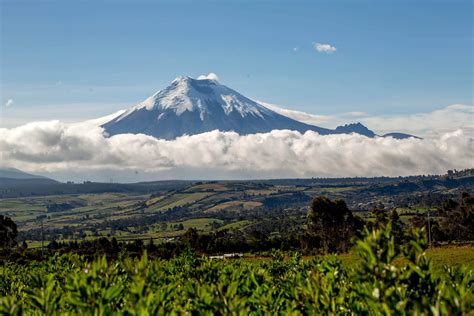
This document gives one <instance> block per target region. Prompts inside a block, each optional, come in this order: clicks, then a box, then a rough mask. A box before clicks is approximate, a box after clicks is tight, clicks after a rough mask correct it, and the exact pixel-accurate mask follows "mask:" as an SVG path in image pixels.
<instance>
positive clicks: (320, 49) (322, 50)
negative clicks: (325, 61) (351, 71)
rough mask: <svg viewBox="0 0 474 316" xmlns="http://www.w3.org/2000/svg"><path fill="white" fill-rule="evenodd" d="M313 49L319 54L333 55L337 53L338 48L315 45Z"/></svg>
mask: <svg viewBox="0 0 474 316" xmlns="http://www.w3.org/2000/svg"><path fill="white" fill-rule="evenodd" d="M313 47H314V49H315V50H316V51H317V52H318V53H326V54H332V53H335V52H336V51H337V48H336V47H334V46H332V45H331V44H322V43H314V44H313Z"/></svg>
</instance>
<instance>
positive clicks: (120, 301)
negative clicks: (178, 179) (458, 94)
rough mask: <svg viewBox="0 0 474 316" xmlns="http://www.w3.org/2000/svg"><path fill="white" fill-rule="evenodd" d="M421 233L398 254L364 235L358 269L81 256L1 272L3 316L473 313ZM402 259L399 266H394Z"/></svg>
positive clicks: (293, 257) (467, 286) (465, 285)
mask: <svg viewBox="0 0 474 316" xmlns="http://www.w3.org/2000/svg"><path fill="white" fill-rule="evenodd" d="M425 236H426V234H425V233H424V232H423V231H413V232H411V233H410V234H409V235H408V236H406V239H407V240H408V243H407V245H406V246H404V247H401V248H400V247H396V246H395V244H394V237H393V235H392V233H391V227H390V224H388V225H387V226H384V227H381V228H380V229H376V230H372V231H368V230H367V231H365V235H364V238H363V239H362V240H361V241H359V242H358V243H357V245H356V248H355V251H356V252H357V254H358V255H359V256H360V258H361V259H362V260H361V264H360V265H358V266H357V267H344V266H343V265H342V263H341V262H340V261H339V260H338V259H337V257H336V256H334V255H332V256H327V257H316V258H314V259H312V260H303V259H302V258H301V255H299V254H298V253H293V254H288V253H282V252H281V251H275V252H273V253H272V259H271V260H268V261H265V260H262V261H257V262H252V261H248V260H245V259H238V260H210V259H209V258H207V257H197V256H196V255H194V253H193V252H192V251H190V250H189V251H187V252H185V253H184V254H182V255H181V256H179V257H177V258H174V259H171V260H158V259H149V258H148V256H147V254H146V253H144V254H143V256H142V257H141V258H140V259H132V258H128V257H121V258H119V259H118V260H114V261H107V260H106V258H105V257H101V258H97V259H96V260H95V261H93V262H88V261H86V260H85V259H84V258H83V257H80V256H77V255H61V256H54V257H51V258H50V259H49V260H47V261H43V262H30V263H27V264H18V263H12V262H5V263H3V265H2V266H1V267H0V295H1V299H0V314H2V315H24V314H30V315H56V314H58V315H59V314H61V315H64V314H69V315H113V314H124V315H163V314H183V313H190V314H204V315H224V314H225V315H249V314H253V315H263V314H294V315H300V314H302V315H309V314H311V315H313V314H332V315H333V314H362V315H364V314H365V315H379V314H386V315H392V314H393V315H405V314H410V315H411V314H417V315H422V314H424V315H429V314H433V315H470V314H471V315H472V313H473V310H474V297H473V294H472V292H473V283H474V278H473V273H472V271H471V270H468V269H467V268H465V267H445V272H444V273H443V274H439V275H435V274H433V272H432V267H431V262H430V260H429V259H428V258H427V257H426V256H425V252H424V251H425V249H426V246H427V243H426V237H425ZM400 258H401V259H400Z"/></svg>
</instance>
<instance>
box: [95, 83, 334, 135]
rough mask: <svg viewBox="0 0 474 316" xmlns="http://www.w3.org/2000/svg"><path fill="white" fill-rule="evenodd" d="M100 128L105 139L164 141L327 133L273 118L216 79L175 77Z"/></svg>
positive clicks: (274, 114)
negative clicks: (211, 135)
mask: <svg viewBox="0 0 474 316" xmlns="http://www.w3.org/2000/svg"><path fill="white" fill-rule="evenodd" d="M103 127H104V128H105V130H106V132H107V133H108V134H109V135H115V134H122V133H134V134H137V133H143V134H147V135H152V136H155V137H158V138H164V139H174V138H176V137H179V136H182V135H185V134H187V135H193V134H199V133H204V132H208V131H212V130H215V129H218V130H221V131H235V132H237V133H239V134H242V135H245V134H253V133H265V132H269V131H271V130H274V129H290V130H296V131H300V132H305V131H308V130H312V131H316V132H318V133H320V134H323V135H326V134H330V133H331V132H332V131H331V130H330V129H325V128H321V127H317V126H313V125H309V124H305V123H302V122H299V121H296V120H293V119H291V118H289V117H286V116H284V115H281V114H278V113H276V112H274V111H272V110H270V109H268V108H266V107H264V106H263V105H261V104H259V103H257V102H255V101H253V100H251V99H249V98H246V97H244V96H243V95H241V94H239V93H238V92H236V91H234V90H232V89H230V88H228V87H226V86H224V85H221V84H219V83H218V82H217V81H215V80H209V79H201V80H197V79H192V78H190V77H178V78H177V79H175V80H174V81H173V82H172V84H171V85H170V86H169V87H167V88H165V89H163V90H161V91H159V92H157V93H155V94H154V95H153V96H151V97H149V98H148V99H146V100H145V101H143V102H141V103H139V104H137V105H135V106H133V107H131V108H129V109H128V110H127V111H125V113H123V114H122V115H119V116H118V117H116V118H114V119H112V120H111V121H109V122H107V123H105V124H104V125H103Z"/></svg>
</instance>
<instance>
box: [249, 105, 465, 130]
mask: <svg viewBox="0 0 474 316" xmlns="http://www.w3.org/2000/svg"><path fill="white" fill-rule="evenodd" d="M258 102H259V103H260V104H262V105H264V106H266V107H268V108H270V109H271V110H273V111H275V112H277V113H280V114H282V115H285V116H288V117H290V118H292V119H295V120H298V121H301V122H304V123H307V124H312V125H319V126H322V127H327V128H335V127H336V126H338V125H341V124H346V123H351V122H361V123H363V124H364V125H366V126H367V127H369V128H370V129H373V130H375V131H376V132H377V133H379V134H385V133H389V132H395V131H397V132H402V133H408V134H413V135H416V136H420V137H438V136H439V135H441V134H443V133H447V132H452V131H454V130H456V129H462V130H464V131H465V133H467V134H468V135H471V136H472V137H474V121H473V119H472V118H473V117H474V106H472V105H465V104H452V105H449V106H447V107H444V108H441V109H437V110H434V111H431V112H427V113H414V114H406V115H384V116H373V115H369V114H368V113H365V112H346V113H339V114H333V115H314V114H309V113H305V112H301V111H294V110H288V109H284V108H282V107H280V106H278V105H274V104H268V103H265V102H261V101H258Z"/></svg>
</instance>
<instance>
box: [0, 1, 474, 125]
mask: <svg viewBox="0 0 474 316" xmlns="http://www.w3.org/2000/svg"><path fill="white" fill-rule="evenodd" d="M196 2H197V1H196ZM196 2H194V3H192V2H186V1H173V2H172V1H167V2H155V1H153V2H152V1H133V2H132V1H106V2H102V1H93V2H87V1H74V2H73V1H5V0H3V1H1V4H0V6H1V65H0V66H1V99H2V100H1V107H2V113H1V114H2V116H3V120H2V122H1V124H2V125H4V126H14V125H17V124H20V123H24V122H25V121H32V120H44V119H62V120H66V121H67V120H69V121H70V120H74V119H84V118H93V117H97V116H102V115H105V114H109V113H111V112H113V111H115V110H119V109H122V108H125V107H126V106H129V105H132V104H134V103H137V102H139V101H141V100H143V99H145V98H146V97H148V96H149V95H150V94H152V93H153V92H155V91H156V90H159V89H161V88H164V87H165V86H166V85H168V84H169V83H170V82H171V81H172V80H173V79H174V78H175V77H176V76H178V75H190V76H193V77H197V76H198V75H200V74H207V73H209V72H214V73H216V74H217V75H218V76H219V78H220V81H221V82H222V83H223V84H226V85H228V86H229V87H231V88H233V89H236V90H237V91H239V92H241V93H243V94H244V95H246V96H248V97H251V98H255V99H258V100H263V101H266V102H269V103H274V104H279V105H282V106H285V107H287V108H290V109H294V110H300V111H306V112H309V113H313V114H324V115H328V114H335V113H342V112H350V111H363V112H367V113H370V114H371V115H398V114H409V113H418V112H429V111H433V110H435V109H438V108H442V107H445V106H448V105H450V104H455V103H461V104H472V103H473V102H472V91H473V47H472V43H473V24H472V21H473V20H472V18H473V16H472V15H473V4H472V2H471V1H456V0H454V1H452V0H451V1H447V0H446V1H355V0H354V1H308V2H305V1H272V2H270V1H199V3H196ZM314 43H322V44H328V45H331V46H332V47H335V48H336V51H335V52H332V53H327V52H318V51H317V50H316V49H315V48H314ZM8 100H11V102H9V103H10V106H9V107H5V104H6V103H7V102H8Z"/></svg>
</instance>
